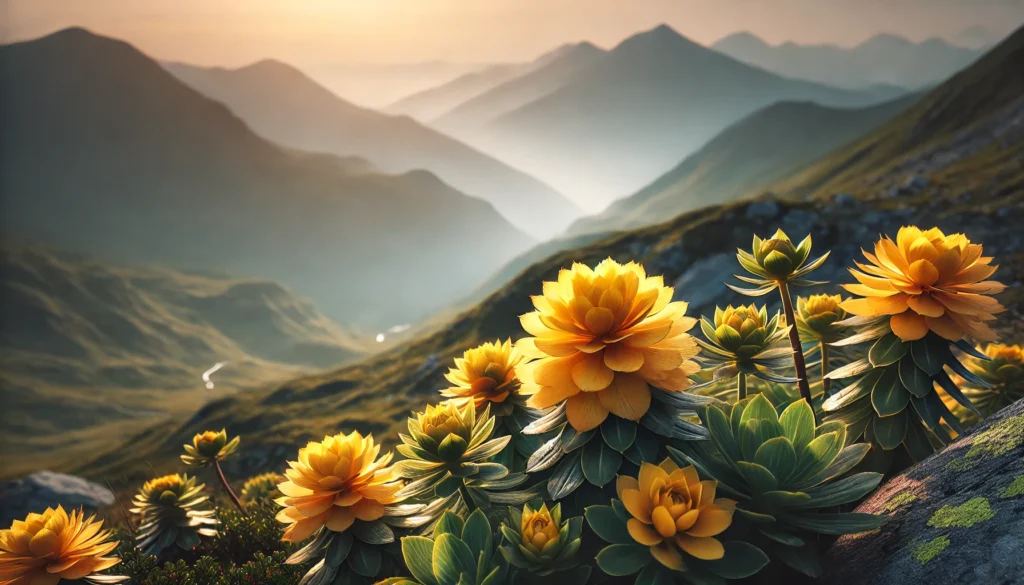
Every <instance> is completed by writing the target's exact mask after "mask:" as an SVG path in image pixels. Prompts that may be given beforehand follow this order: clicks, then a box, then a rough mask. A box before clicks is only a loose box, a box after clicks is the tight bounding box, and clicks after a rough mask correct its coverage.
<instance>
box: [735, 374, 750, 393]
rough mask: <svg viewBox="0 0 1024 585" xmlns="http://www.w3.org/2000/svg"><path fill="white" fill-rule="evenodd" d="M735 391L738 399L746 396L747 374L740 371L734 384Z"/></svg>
mask: <svg viewBox="0 0 1024 585" xmlns="http://www.w3.org/2000/svg"><path fill="white" fill-rule="evenodd" d="M736 391H737V392H739V399H740V400H743V399H744V398H746V397H747V375H746V374H744V373H743V372H740V377H739V382H738V383H737V384H736Z"/></svg>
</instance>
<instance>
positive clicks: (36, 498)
mask: <svg viewBox="0 0 1024 585" xmlns="http://www.w3.org/2000/svg"><path fill="white" fill-rule="evenodd" d="M58 504H59V505H61V506H64V509H66V510H67V509H72V508H74V509H77V508H79V507H81V508H83V509H85V511H86V512H95V511H96V510H98V509H99V508H101V507H103V506H110V505H113V504H114V494H113V493H111V491H110V490H109V489H107V488H106V487H105V486H103V485H100V484H98V483H95V482H92V481H89V480H87V479H84V478H81V477H78V476H76V475H68V474H66V473H56V472H53V471H37V472H35V473H33V474H31V475H28V476H25V477H23V478H21V479H16V480H13V481H9V482H7V483H5V484H3V485H2V486H0V525H3V526H8V525H10V523H11V521H12V520H14V519H24V518H25V516H26V515H28V513H29V512H35V513H37V514H38V513H42V512H43V510H45V509H46V508H54V507H56V506H57V505H58Z"/></svg>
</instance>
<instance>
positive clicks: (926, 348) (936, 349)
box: [910, 334, 949, 376]
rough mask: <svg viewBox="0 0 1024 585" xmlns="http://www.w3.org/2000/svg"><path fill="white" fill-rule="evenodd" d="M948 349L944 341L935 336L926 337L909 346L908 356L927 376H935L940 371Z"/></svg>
mask: <svg viewBox="0 0 1024 585" xmlns="http://www.w3.org/2000/svg"><path fill="white" fill-rule="evenodd" d="M948 351H949V348H948V346H947V344H946V341H945V340H943V339H942V338H939V337H937V336H935V335H930V334H929V335H927V336H925V338H924V339H918V340H917V341H915V342H913V343H912V344H911V348H910V355H911V356H912V357H913V358H914V363H915V364H917V367H919V368H921V369H922V370H924V371H925V373H926V374H928V375H929V376H935V375H936V374H938V373H939V372H941V371H942V364H943V363H944V362H945V361H946V359H945V358H946V352H948Z"/></svg>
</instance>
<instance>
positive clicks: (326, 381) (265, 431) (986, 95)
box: [73, 30, 1024, 479]
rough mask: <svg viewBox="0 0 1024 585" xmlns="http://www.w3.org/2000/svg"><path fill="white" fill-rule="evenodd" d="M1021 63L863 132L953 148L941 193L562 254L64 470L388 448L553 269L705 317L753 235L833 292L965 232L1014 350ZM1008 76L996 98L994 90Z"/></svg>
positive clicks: (1020, 211) (744, 214)
mask: <svg viewBox="0 0 1024 585" xmlns="http://www.w3.org/2000/svg"><path fill="white" fill-rule="evenodd" d="M1022 54H1024V30H1022V31H1018V32H1017V33H1015V35H1014V36H1013V37H1011V38H1010V39H1008V40H1007V41H1005V42H1004V43H1003V44H1001V45H1000V46H999V47H997V48H996V49H994V50H993V51H992V52H990V53H989V54H988V55H987V56H986V57H985V58H984V59H982V60H981V61H979V62H978V63H976V64H975V65H973V66H972V67H971V68H970V69H968V70H967V71H965V72H963V73H961V74H958V75H957V76H954V77H953V78H952V79H950V80H949V82H947V83H945V84H943V85H942V86H941V87H939V88H937V89H936V90H934V91H933V92H931V93H929V94H928V95H926V96H925V97H924V98H923V99H922V100H920V101H919V102H917V104H915V105H914V106H911V107H910V108H909V109H908V110H906V111H905V112H904V113H902V114H900V115H898V116H897V117H896V118H894V119H893V120H892V121H890V122H887V123H885V124H883V125H882V126H880V127H879V128H878V129H877V130H875V131H874V132H872V133H871V136H889V137H890V138H893V139H896V138H899V142H897V143H895V144H893V145H892V147H891V149H889V150H888V152H889V154H888V156H889V157H890V159H891V160H893V161H894V162H896V163H898V161H899V160H900V153H899V151H900V149H903V148H907V147H910V148H911V149H916V148H919V147H921V146H924V145H931V147H932V148H935V147H938V146H940V145H941V144H947V145H960V147H958V148H956V149H953V150H950V151H947V152H942V153H938V154H939V157H938V158H936V159H935V164H936V168H934V169H933V170H932V172H931V174H930V175H929V180H930V181H932V182H933V183H939V182H940V181H941V189H939V190H935V191H931V192H926V191H919V192H918V193H916V194H915V193H910V192H904V191H900V192H898V193H897V194H895V195H894V194H892V193H891V192H890V191H889V190H888V189H887V184H888V183H890V182H893V181H898V182H902V181H903V179H904V178H905V175H904V174H903V173H904V170H903V169H901V168H899V165H898V164H896V165H886V166H884V167H883V168H881V169H880V170H879V172H878V173H876V174H872V175H869V176H867V177H865V180H864V188H863V189H862V190H861V191H859V192H858V193H856V194H854V193H842V195H843V196H842V197H839V196H834V195H835V193H834V192H832V191H831V190H830V189H826V190H817V189H816V188H815V186H814V185H811V184H808V185H806V191H807V192H817V193H819V195H820V196H819V197H816V198H814V199H813V200H810V201H797V200H786V199H778V198H777V197H776V198H769V197H766V198H763V199H761V200H757V201H744V202H737V203H732V204H727V205H722V206H713V207H708V208H704V209H701V210H697V211H692V212H689V213H685V214H682V215H680V216H678V217H676V218H674V219H672V220H669V221H666V222H664V223H661V224H658V225H655V226H650V227H646V228H641V229H638V230H632V231H627V232H622V233H618V234H613V235H610V236H606V237H604V238H601V239H598V240H595V241H592V242H590V243H586V244H584V245H582V246H581V247H577V248H572V249H568V250H562V251H559V252H557V253H554V254H553V255H551V256H550V257H548V258H545V259H543V260H541V261H539V262H537V263H536V264H533V265H532V266H530V267H528V268H527V269H525V270H523V271H522V272H520V273H519V274H518V275H516V276H515V278H513V279H512V280H510V281H509V282H507V283H506V284H505V286H503V287H502V288H501V289H500V290H498V291H496V292H494V293H493V294H491V295H490V296H489V297H488V298H486V299H485V300H483V301H481V302H480V303H478V304H476V305H475V306H472V307H469V308H467V309H466V310H464V311H463V312H462V313H461V314H459V315H458V316H456V317H455V318H453V319H452V320H451V321H449V322H447V323H444V324H443V325H440V326H438V327H437V328H436V330H434V331H433V332H428V333H426V334H424V335H423V336H421V337H419V338H418V339H414V340H412V341H409V342H407V343H404V344H402V345H400V346H397V347H395V348H393V349H391V350H389V351H387V352H384V353H381V354H379V355H375V356H373V357H371V358H369V359H367V360H363V361H361V362H359V363H356V364H352V365H350V366H345V367H342V368H340V369H337V370H334V371H332V372H328V373H323V374H317V375H314V376H307V377H303V378H300V379H297V380H294V381H291V382H289V383H287V384H283V385H278V386H276V387H273V386H271V387H266V388H263V389H261V390H259V391H257V392H254V393H252V394H250V395H248V396H246V399H244V400H242V399H239V398H238V397H231V398H227V399H224V400H222V401H218V402H217V403H214V404H210V405H208V406H207V407H206V408H203V409H201V410H199V411H198V412H196V414H195V415H194V416H193V417H192V418H191V419H189V420H187V421H167V422H165V423H163V424H160V425H155V426H153V427H151V428H149V429H147V430H146V431H144V432H141V433H139V434H138V435H136V436H134V437H133V438H132V443H131V445H132V448H131V449H127V448H124V447H122V446H120V445H118V446H113V447H111V448H110V449H109V450H108V451H107V452H106V453H104V454H102V455H100V456H98V457H97V458H95V459H93V460H91V461H88V462H83V463H81V464H79V465H77V466H75V467H74V468H73V470H74V471H78V472H80V473H84V474H87V475H89V476H92V477H98V476H101V475H103V474H116V473H125V474H127V475H128V476H129V477H131V478H133V479H141V478H142V477H143V476H145V475H147V474H151V473H152V472H153V471H152V470H151V469H150V468H149V467H148V466H147V463H151V464H152V465H154V466H155V467H156V468H157V469H158V470H162V469H172V468H173V466H174V465H176V463H175V458H176V457H177V454H178V449H180V444H181V442H182V439H184V438H186V437H188V436H191V433H193V432H195V431H196V430H200V429H204V428H221V427H222V426H226V427H227V428H229V429H232V428H240V429H243V430H241V431H239V432H242V433H243V434H244V435H245V439H244V440H246V441H248V443H247V446H246V447H245V448H244V449H243V450H242V451H241V452H240V456H239V457H238V458H237V460H236V461H234V462H229V465H231V466H233V467H232V470H233V471H237V472H238V473H241V472H242V470H244V471H245V472H246V473H249V474H251V473H252V472H254V471H255V470H270V469H281V468H282V467H283V466H284V465H285V460H286V459H287V458H290V457H293V456H294V452H295V449H296V447H297V446H298V445H301V444H304V441H305V440H307V439H309V438H312V437H317V436H320V435H322V434H323V433H324V432H338V430H339V429H346V430H349V429H353V428H358V429H360V430H361V431H363V432H371V431H372V432H374V433H375V436H376V437H379V438H381V439H383V440H384V441H387V442H388V443H389V444H394V441H395V432H396V431H398V430H400V429H402V428H403V427H404V426H405V419H406V417H407V416H408V415H409V411H410V410H413V409H416V410H419V409H422V408H423V406H424V405H425V404H427V403H429V402H433V401H435V400H437V399H438V396H439V395H438V389H439V388H442V387H443V386H444V378H443V374H444V372H445V371H446V370H447V368H448V364H449V362H450V361H451V359H452V358H453V357H455V356H457V355H459V354H461V352H462V351H463V350H465V349H466V348H468V347H472V346H474V345H476V344H478V343H480V342H482V341H485V340H489V339H490V340H493V339H495V338H505V337H506V336H511V337H513V338H516V337H519V336H522V335H524V332H523V331H522V327H521V325H520V323H519V318H518V316H519V315H521V314H523V313H525V312H528V311H529V310H530V307H531V304H530V302H531V301H530V295H535V294H538V292H539V291H540V290H541V284H542V282H543V281H545V280H553V279H555V278H556V277H557V274H558V271H559V269H560V268H561V267H568V266H569V265H570V264H571V263H572V262H575V261H579V262H584V263H588V264H591V265H592V264H594V263H596V262H599V261H600V260H602V259H604V258H607V257H612V258H614V259H616V260H618V261H620V262H622V261H627V260H637V261H640V262H642V263H643V264H644V266H645V267H646V269H647V273H648V274H658V275H664V277H665V282H666V283H667V284H671V285H673V286H674V287H675V294H676V296H677V298H681V299H685V300H687V301H689V303H690V305H689V308H688V310H687V313H688V314H690V315H708V316H710V315H712V314H713V311H714V307H715V306H716V305H720V306H724V305H726V304H727V303H733V304H735V303H737V302H749V299H748V298H746V297H741V296H739V295H738V294H736V293H734V292H732V291H730V290H729V289H727V288H726V287H725V286H724V285H723V284H722V283H723V281H726V280H732V276H731V275H732V274H733V273H734V272H736V270H737V269H738V265H737V264H736V260H735V253H736V248H737V247H744V248H746V247H747V246H749V245H750V238H751V234H752V233H758V234H761V235H762V236H763V235H765V234H766V233H771V232H772V231H774V229H775V228H776V227H782V228H783V229H785V230H786V231H787V232H788V233H790V234H792V235H798V236H803V234H805V233H810V234H811V235H812V236H813V240H814V246H815V250H816V251H821V252H823V251H825V250H830V251H831V254H830V256H829V259H828V261H827V262H826V263H825V264H824V265H823V266H822V267H821V268H820V269H819V271H817V272H815V275H814V277H815V279H820V280H830V281H832V282H833V283H847V282H850V281H851V279H850V277H849V274H848V273H847V272H846V267H848V266H851V265H852V262H853V260H854V259H860V258H861V248H862V247H867V246H869V245H870V243H871V242H873V241H875V240H876V239H877V238H878V234H879V233H888V234H894V233H895V232H896V230H898V229H899V227H900V226H902V225H918V226H921V227H930V226H933V225H937V226H939V227H940V228H942V229H944V230H946V232H947V233H950V232H963V233H965V234H967V235H968V236H969V237H970V238H971V239H972V240H973V241H977V242H981V243H982V244H984V246H985V251H986V252H987V253H992V254H994V255H995V256H996V257H997V258H998V263H999V265H1000V266H999V271H998V272H997V273H996V275H995V278H997V279H998V280H999V281H1001V282H1004V283H1007V284H1010V285H1012V286H1013V287H1014V288H1011V289H1009V290H1007V291H1006V292H1005V293H1003V294H1002V295H1000V299H999V300H1000V301H1001V302H1002V303H1003V304H1004V305H1006V306H1007V307H1008V311H1007V312H1006V313H1003V314H1001V315H1000V318H999V319H998V320H997V321H996V322H994V323H993V325H994V326H995V327H996V328H997V329H998V330H999V331H1000V332H1001V333H1002V334H1003V335H1004V338H1005V339H1006V340H1007V341H1008V342H1011V343H1012V342H1015V341H1020V340H1021V339H1024V290H1022V289H1021V287H1020V283H1021V282H1024V238H1022V236H1021V233H1020V228H1019V226H1020V225H1021V224H1022V223H1024V189H1022V188H1021V185H1022V184H1024V182H1022V181H1021V173H1022V168H1021V165H1020V161H1021V160H1024V157H1021V156H1020V154H1021V148H1022V146H1024V132H1022V131H1021V124H1020V122H1019V121H1020V120H1021V119H1022V118H1024V117H1022V116H1021V113H1022V110H1024V98H1022V97H1021V96H1022V95H1024V93H1022V92H1021V89H1022V87H1024V79H1022V77H1024V67H1021V65H1022V63H1021V59H1022ZM1003 79H1005V80H1006V87H1004V86H1003V84H1002V83H1000V81H1001V80H1003ZM937 104H945V105H946V106H948V107H936V105H937ZM976 108H977V109H976ZM1014 112H1015V113H1014ZM1008 115H1009V116H1010V119H1012V120H1017V122H1016V123H1015V124H1016V125H1015V126H1011V125H1007V124H1005V122H1006V121H1007V120H1006V118H1005V116H1008ZM909 119H913V120H917V121H918V122H920V123H921V124H922V127H921V128H920V132H918V133H914V132H909V133H908V128H907V127H906V126H905V125H904V124H905V122H906V121H907V120H909ZM1000 119H1001V120H1002V121H1003V122H1004V131H1002V132H1000V133H993V131H992V130H993V127H990V126H987V125H986V124H988V123H990V122H992V121H994V120H1000ZM965 145H972V148H969V149H968V148H964V146H965ZM841 151H842V150H841ZM841 151H840V152H841ZM879 152H881V149H879ZM978 157H981V158H986V159H989V160H993V161H1002V166H1003V168H1002V169H995V168H990V169H988V172H986V173H984V174H982V175H980V176H979V177H978V178H977V179H975V178H974V177H973V175H970V174H964V173H960V172H958V171H957V169H960V168H964V167H963V165H964V164H968V165H969V164H970V160H971V159H973V158H978ZM830 159H831V160H832V162H831V163H828V162H821V163H819V164H822V165H826V166H827V165H833V166H832V167H831V170H832V171H833V173H834V174H836V175H837V176H838V175H841V174H842V172H841V171H842V165H843V164H850V163H851V162H852V161H850V160H848V159H843V158H841V157H824V158H823V159H822V161H828V160H830ZM798 176H799V175H798ZM794 181H796V178H794ZM965 187H966V188H965ZM835 286H836V285H835V284H833V285H830V286H829V287H828V288H826V289H822V288H820V287H817V288H813V287H812V288H803V289H801V291H800V294H801V295H808V294H813V293H815V292H821V291H822V290H829V291H832V292H835V291H837V290H838V289H837V288H835ZM763 300H764V301H765V302H767V303H768V305H769V309H770V310H772V311H774V310H776V308H777V307H778V301H777V300H775V299H774V298H772V297H764V299H763ZM698 335H699V333H698ZM311 421H312V423H311Z"/></svg>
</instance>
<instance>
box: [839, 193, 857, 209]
mask: <svg viewBox="0 0 1024 585" xmlns="http://www.w3.org/2000/svg"><path fill="white" fill-rule="evenodd" d="M834 200H835V203H836V205H838V206H840V207H853V206H854V205H856V204H857V198H856V197H855V196H854V195H853V193H836V196H835V199H834Z"/></svg>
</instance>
